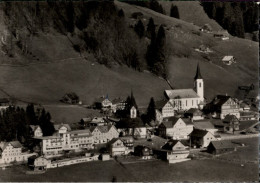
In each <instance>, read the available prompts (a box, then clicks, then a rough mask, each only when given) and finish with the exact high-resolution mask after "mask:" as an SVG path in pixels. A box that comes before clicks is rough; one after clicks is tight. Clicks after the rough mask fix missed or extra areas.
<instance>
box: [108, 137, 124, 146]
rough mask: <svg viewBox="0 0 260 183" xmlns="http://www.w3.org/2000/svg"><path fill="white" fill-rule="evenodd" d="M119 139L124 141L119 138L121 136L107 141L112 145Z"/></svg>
mask: <svg viewBox="0 0 260 183" xmlns="http://www.w3.org/2000/svg"><path fill="white" fill-rule="evenodd" d="M118 140H120V141H121V142H122V143H123V141H122V140H121V139H119V138H113V139H112V140H110V141H109V142H108V143H107V145H108V146H109V145H112V144H114V143H115V142H116V141H118Z"/></svg>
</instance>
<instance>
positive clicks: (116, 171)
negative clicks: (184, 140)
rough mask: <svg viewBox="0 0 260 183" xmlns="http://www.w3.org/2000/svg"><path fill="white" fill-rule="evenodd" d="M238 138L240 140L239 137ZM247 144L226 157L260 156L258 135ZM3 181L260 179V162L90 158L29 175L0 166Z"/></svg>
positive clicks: (252, 157) (244, 180) (202, 180)
mask: <svg viewBox="0 0 260 183" xmlns="http://www.w3.org/2000/svg"><path fill="white" fill-rule="evenodd" d="M236 141H237V140H236ZM238 141H240V142H244V143H245V144H246V145H247V146H246V147H243V148H239V149H238V151H236V152H234V153H232V154H226V155H222V157H226V158H230V159H232V158H233V159H236V158H246V159H248V160H252V159H255V157H257V156H258V151H257V148H258V146H257V144H258V139H257V138H250V139H243V140H238ZM0 174H1V176H0V181H17V182H18V181H19V182H23V181H26V182H28V181H47V182H48V181H54V182H57V181H61V182H63V181H64V182H71V181H92V182H105V181H111V180H112V177H113V176H116V178H117V181H119V182H124V181H167V182H168V181H174V182H184V181H189V182H198V181H200V182H205V181H207V182H209V181H210V182H217V181H218V182H224V181H232V182H235V181H236V182H252V181H257V180H258V164H244V166H241V165H240V163H232V162H223V161H220V160H212V159H206V160H191V161H187V162H182V163H178V164H172V165H169V164H168V163H167V162H163V161H160V160H157V161H147V162H140V163H129V164H124V165H123V166H122V165H120V164H119V163H117V162H116V161H114V160H113V161H107V162H89V163H83V164H78V165H71V166H66V167H61V168H56V169H49V170H48V171H47V172H46V173H45V174H42V175H26V174H24V168H23V167H14V168H9V169H6V170H0Z"/></svg>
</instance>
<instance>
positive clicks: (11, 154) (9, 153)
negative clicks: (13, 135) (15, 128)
mask: <svg viewBox="0 0 260 183" xmlns="http://www.w3.org/2000/svg"><path fill="white" fill-rule="evenodd" d="M33 155H36V153H29V152H23V146H22V144H21V143H20V142H19V141H11V142H1V143H0V164H9V163H13V162H27V161H28V158H29V157H30V156H33Z"/></svg>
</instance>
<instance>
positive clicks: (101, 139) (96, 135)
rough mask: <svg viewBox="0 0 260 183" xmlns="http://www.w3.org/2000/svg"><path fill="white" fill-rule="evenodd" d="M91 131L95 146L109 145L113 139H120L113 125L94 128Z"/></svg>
mask: <svg viewBox="0 0 260 183" xmlns="http://www.w3.org/2000/svg"><path fill="white" fill-rule="evenodd" d="M89 129H90V131H91V134H92V135H93V140H94V142H93V143H94V144H99V143H107V142H109V141H110V140H112V139H113V138H117V137H119V132H118V131H117V129H116V128H115V126H113V125H107V126H94V127H90V128H89Z"/></svg>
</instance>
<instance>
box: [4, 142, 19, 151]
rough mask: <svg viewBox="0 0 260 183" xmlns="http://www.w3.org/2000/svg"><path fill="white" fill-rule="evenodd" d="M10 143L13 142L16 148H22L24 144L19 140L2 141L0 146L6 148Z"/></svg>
mask: <svg viewBox="0 0 260 183" xmlns="http://www.w3.org/2000/svg"><path fill="white" fill-rule="evenodd" d="M8 144H11V145H12V146H13V147H14V148H22V147H23V146H22V144H21V143H20V142H19V141H11V142H3V143H0V148H1V149H2V150H4V149H5V148H6V147H7V146H8Z"/></svg>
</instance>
